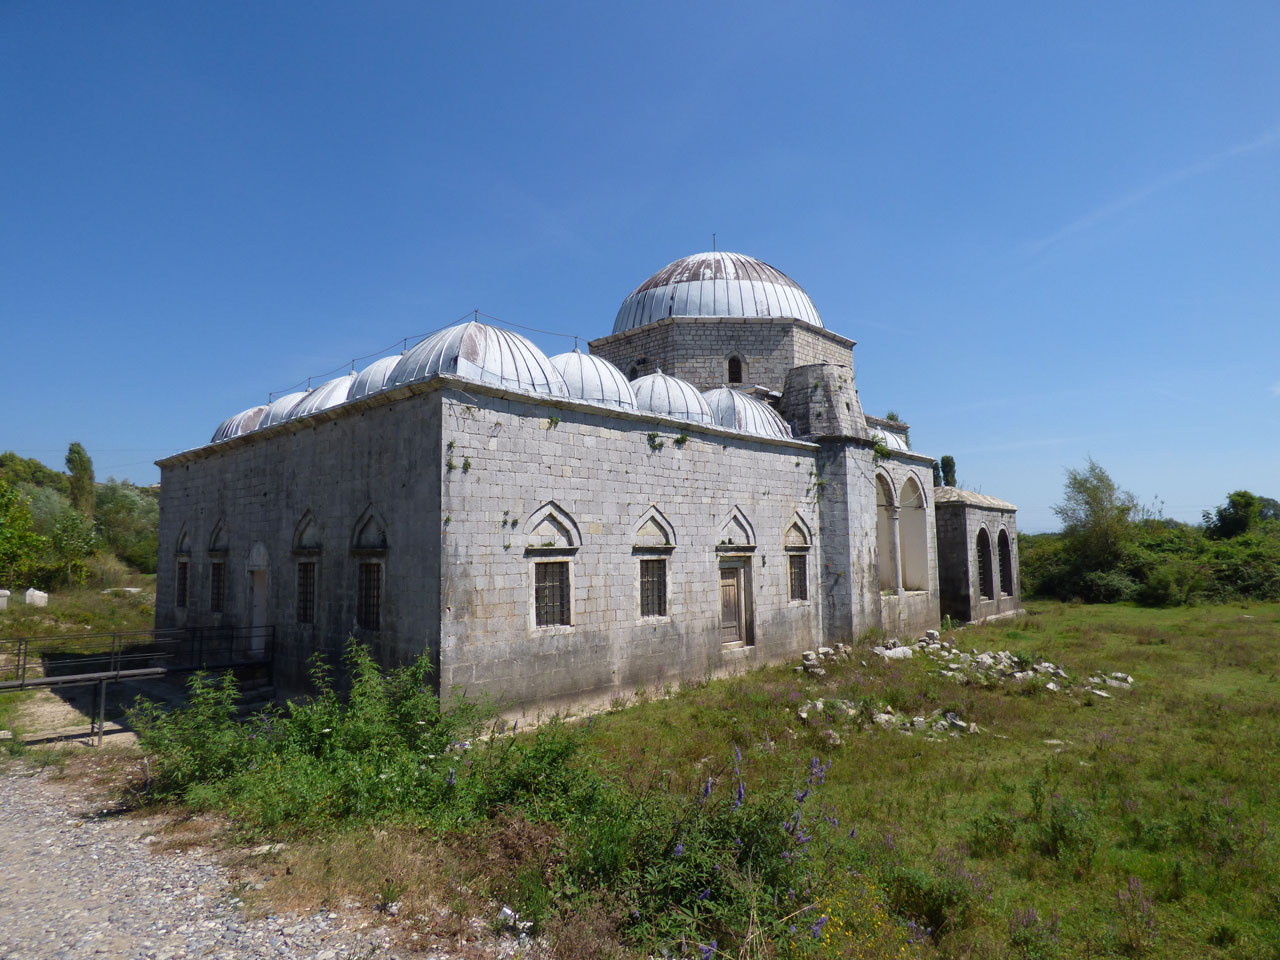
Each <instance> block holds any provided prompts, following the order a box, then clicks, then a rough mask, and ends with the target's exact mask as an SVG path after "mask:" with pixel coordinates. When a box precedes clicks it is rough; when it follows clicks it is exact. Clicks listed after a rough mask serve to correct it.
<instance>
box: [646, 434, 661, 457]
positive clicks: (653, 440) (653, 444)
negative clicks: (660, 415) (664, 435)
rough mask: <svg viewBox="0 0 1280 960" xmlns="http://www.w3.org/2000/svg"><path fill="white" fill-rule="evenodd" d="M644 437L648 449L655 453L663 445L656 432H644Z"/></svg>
mask: <svg viewBox="0 0 1280 960" xmlns="http://www.w3.org/2000/svg"><path fill="white" fill-rule="evenodd" d="M645 437H646V439H647V440H648V441H649V449H650V450H652V451H654V452H655V453H657V452H658V451H659V450H661V449H662V447H663V443H662V439H661V438H660V437H659V435H658V434H657V433H649V434H646V435H645Z"/></svg>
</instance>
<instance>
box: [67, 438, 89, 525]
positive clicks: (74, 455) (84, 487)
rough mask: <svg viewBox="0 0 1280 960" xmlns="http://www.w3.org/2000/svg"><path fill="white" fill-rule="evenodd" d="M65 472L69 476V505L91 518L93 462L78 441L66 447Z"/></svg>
mask: <svg viewBox="0 0 1280 960" xmlns="http://www.w3.org/2000/svg"><path fill="white" fill-rule="evenodd" d="M67 472H68V473H70V474H71V505H72V506H73V507H75V508H76V509H77V510H79V511H80V512H81V513H82V514H84V516H86V517H89V518H90V519H92V517H93V461H92V460H90V459H89V454H88V453H86V452H85V449H84V447H82V446H81V445H80V442H79V441H73V442H72V444H71V446H69V447H67Z"/></svg>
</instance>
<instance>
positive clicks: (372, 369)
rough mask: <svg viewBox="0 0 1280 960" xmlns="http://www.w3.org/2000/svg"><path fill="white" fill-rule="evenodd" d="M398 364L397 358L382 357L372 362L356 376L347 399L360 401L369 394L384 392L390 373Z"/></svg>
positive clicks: (398, 359)
mask: <svg viewBox="0 0 1280 960" xmlns="http://www.w3.org/2000/svg"><path fill="white" fill-rule="evenodd" d="M399 362H400V358H399V357H383V358H382V359H381V360H375V361H373V363H371V364H369V365H368V366H367V367H365V368H364V369H363V370H361V371H360V372H359V373H358V374H356V382H355V383H353V384H352V385H351V395H350V396H349V397H347V399H348V400H360V399H362V398H364V397H367V396H369V394H371V393H378V392H379V391H381V390H385V389H386V386H387V380H389V379H390V378H391V371H392V370H394V369H395V368H396V364H397V363H399Z"/></svg>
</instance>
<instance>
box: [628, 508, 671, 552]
mask: <svg viewBox="0 0 1280 960" xmlns="http://www.w3.org/2000/svg"><path fill="white" fill-rule="evenodd" d="M631 536H632V542H633V543H634V544H635V545H636V546H637V547H674V546H675V545H676V532H675V528H674V527H673V526H672V525H671V521H670V520H668V519H667V518H666V516H665V515H664V514H663V512H662V511H661V510H659V509H658V508H657V507H656V506H650V507H649V509H648V510H646V511H645V512H644V513H643V514H641V515H640V519H639V520H638V521H636V523H635V524H634V525H633V526H632V529H631Z"/></svg>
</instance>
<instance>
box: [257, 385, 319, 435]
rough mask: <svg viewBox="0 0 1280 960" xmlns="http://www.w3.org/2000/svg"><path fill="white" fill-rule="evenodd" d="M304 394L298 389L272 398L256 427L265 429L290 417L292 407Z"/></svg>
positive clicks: (291, 415)
mask: <svg viewBox="0 0 1280 960" xmlns="http://www.w3.org/2000/svg"><path fill="white" fill-rule="evenodd" d="M306 395H307V394H306V392H305V391H303V390H299V391H298V392H297V393H286V394H285V395H284V396H283V397H279V398H277V399H275V400H272V401H271V403H270V404H268V405H267V409H266V410H265V411H264V412H263V414H262V419H261V420H259V421H258V429H259V430H265V429H266V428H267V427H274V426H275V425H276V424H277V423H284V421H286V420H289V419H291V418H292V417H293V408H294V407H296V406H297V405H298V404H299V403H301V402H302V398H303V397H305V396H306Z"/></svg>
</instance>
